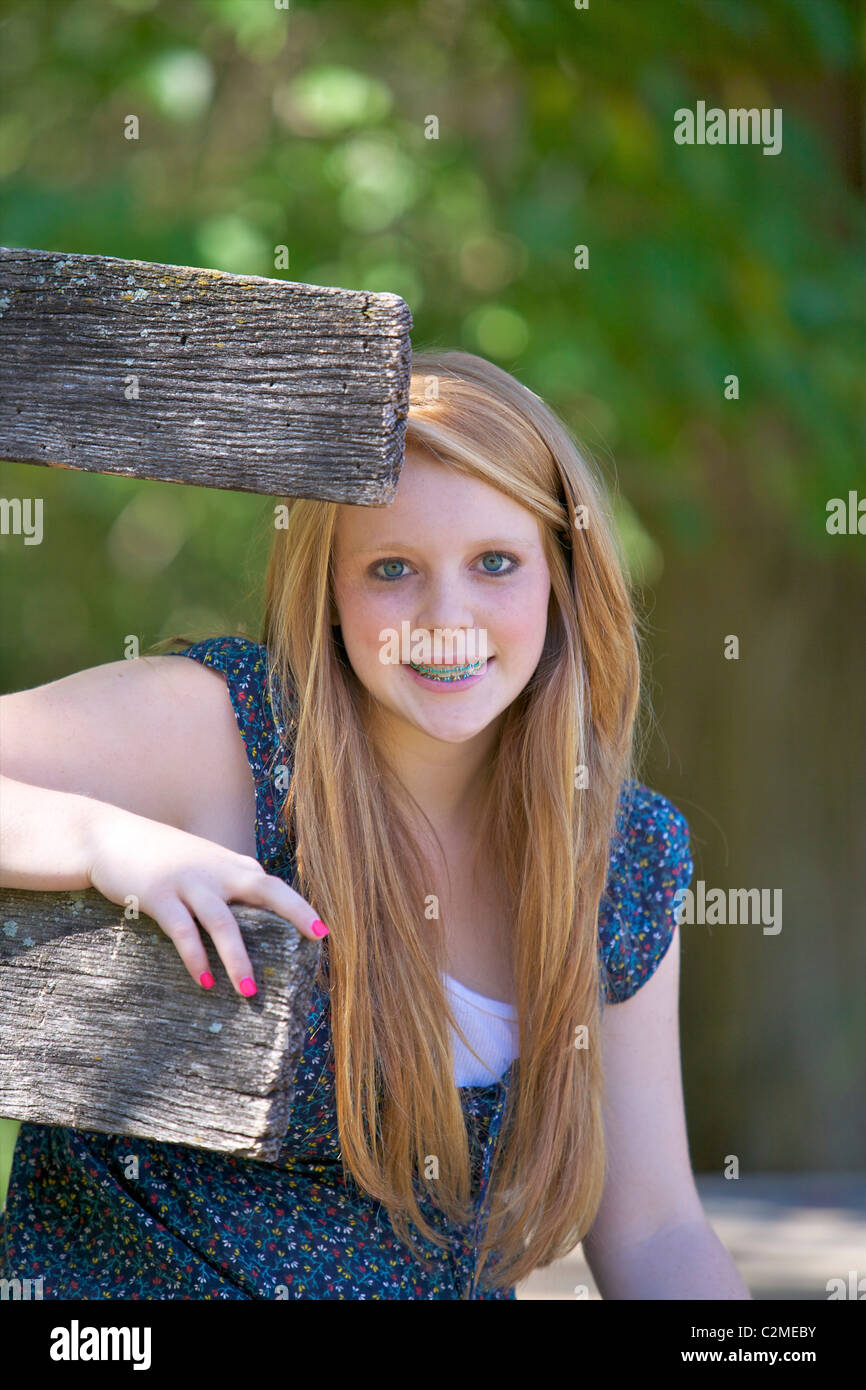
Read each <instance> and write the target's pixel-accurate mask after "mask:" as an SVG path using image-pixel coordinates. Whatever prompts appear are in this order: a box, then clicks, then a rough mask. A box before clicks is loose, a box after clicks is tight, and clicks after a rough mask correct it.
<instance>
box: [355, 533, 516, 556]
mask: <svg viewBox="0 0 866 1390" xmlns="http://www.w3.org/2000/svg"><path fill="white" fill-rule="evenodd" d="M536 544H537V542H536V541H533V540H530V538H529V537H528V536H493V537H487V538H486V539H484V540H478V541H471V542H470V546H469V548H470V549H471V550H498V549H499V548H500V547H501V546H503V545H508V546H511V547H512V548H513V549H515V550H516V549H518V548H520V547H523V548H525V549H527V550H530V549H532V548H533V547H534V546H535V545H536ZM415 549H417V547H416V546H414V545H411V544H408V543H407V542H406V541H401V540H388V541H380V542H379V544H378V545H373V546H364V547H362V548H361V549H359V550H353V551H352V552H351V553H352V554H353V555H375V554H377V553H378V552H379V551H380V550H394V551H397V550H405V551H407V552H408V551H411V550H415Z"/></svg>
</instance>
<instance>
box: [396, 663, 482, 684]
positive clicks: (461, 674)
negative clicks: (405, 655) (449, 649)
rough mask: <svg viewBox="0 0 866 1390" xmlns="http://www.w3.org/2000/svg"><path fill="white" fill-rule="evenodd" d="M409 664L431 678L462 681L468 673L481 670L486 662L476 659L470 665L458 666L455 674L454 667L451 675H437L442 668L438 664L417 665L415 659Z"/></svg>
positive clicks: (414, 669) (420, 673)
mask: <svg viewBox="0 0 866 1390" xmlns="http://www.w3.org/2000/svg"><path fill="white" fill-rule="evenodd" d="M409 665H410V666H411V667H412V670H413V671H417V672H418V673H419V675H422V676H427V677H428V679H430V680H434V681H462V680H465V679H466V677H467V676H468V675H470V674H474V672H475V671H480V670H481V667H482V666H483V665H484V662H483V661H474V662H470V663H469V665H468V666H460V667H457V668H456V672H457V674H454V668H452V674H450V675H437V670H439V669H441V668H438V667H436V666H416V665H415V663H414V661H410V662H409Z"/></svg>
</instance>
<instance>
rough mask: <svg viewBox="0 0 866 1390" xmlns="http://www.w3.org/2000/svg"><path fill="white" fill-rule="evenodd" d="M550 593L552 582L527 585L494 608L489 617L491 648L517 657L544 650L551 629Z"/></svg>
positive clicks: (504, 654) (516, 658) (511, 656)
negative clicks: (548, 612) (547, 634)
mask: <svg viewBox="0 0 866 1390" xmlns="http://www.w3.org/2000/svg"><path fill="white" fill-rule="evenodd" d="M549 593H550V588H549V585H548V586H547V588H544V587H543V586H540V585H537V586H532V587H529V586H527V587H526V588H525V589H523V590H522V591H520V592H515V593H514V594H512V595H509V597H508V601H507V602H505V603H502V604H501V605H499V606H498V607H497V609H496V610H495V611H493V610H491V612H490V614H489V617H488V620H487V627H488V633H489V643H490V646H491V648H492V649H493V650H494V651H501V653H502V655H503V656H506V657H510V658H511V659H512V660H515V661H519V660H520V657H521V655H524V654H525V655H526V656H527V658H528V657H529V656H531V655H532V654H533V653H536V652H538V651H540V650H541V648H542V647H543V645H544V637H545V633H546V631H547V604H548V596H549Z"/></svg>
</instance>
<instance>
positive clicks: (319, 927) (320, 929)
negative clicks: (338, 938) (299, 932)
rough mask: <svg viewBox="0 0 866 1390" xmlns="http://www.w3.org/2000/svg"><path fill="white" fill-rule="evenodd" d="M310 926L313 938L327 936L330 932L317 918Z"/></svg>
mask: <svg viewBox="0 0 866 1390" xmlns="http://www.w3.org/2000/svg"><path fill="white" fill-rule="evenodd" d="M311 926H312V929H313V936H327V935H328V932H329V931H330V930H331V928H330V927H326V926H325V924H324V922H323V921H322V920H321V918H319V917H317V918H316V920H315V922H313V923H311Z"/></svg>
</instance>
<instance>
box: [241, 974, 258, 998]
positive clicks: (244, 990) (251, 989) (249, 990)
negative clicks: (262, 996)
mask: <svg viewBox="0 0 866 1390" xmlns="http://www.w3.org/2000/svg"><path fill="white" fill-rule="evenodd" d="M238 989H239V990H240V992H241V994H245V995H246V997H247V998H248V999H249V997H250V995H251V994H258V990H257V989H256V984H255V981H254V980H251V979H250V977H249V975H248V976H247V978H246V979H245V980H241V982H240V984H239V985H238Z"/></svg>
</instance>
